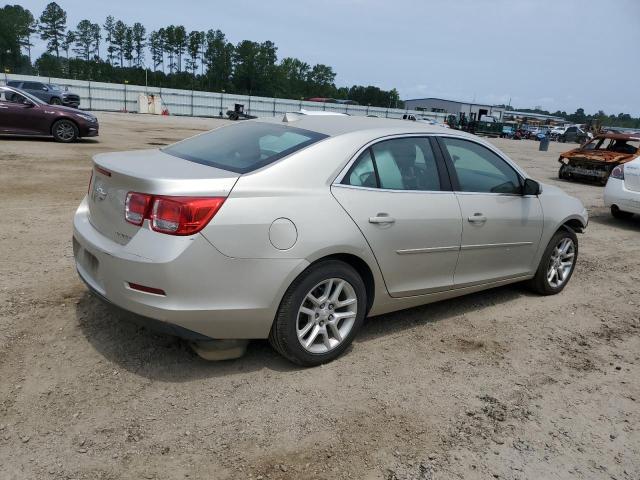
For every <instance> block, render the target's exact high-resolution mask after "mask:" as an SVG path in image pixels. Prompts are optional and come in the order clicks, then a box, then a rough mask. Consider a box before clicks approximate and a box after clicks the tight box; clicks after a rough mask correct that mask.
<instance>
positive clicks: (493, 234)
mask: <svg viewBox="0 0 640 480" xmlns="http://www.w3.org/2000/svg"><path fill="white" fill-rule="evenodd" d="M587 220H588V218H587V211H586V210H585V208H584V206H583V205H582V203H581V202H580V201H579V200H578V199H576V198H573V197H570V196H569V195H567V194H565V193H564V192H562V191H561V190H560V189H558V188H557V187H553V186H550V185H541V184H539V183H538V182H536V181H535V180H533V179H532V178H530V177H529V176H528V175H527V174H526V173H525V172H524V171H523V170H522V169H521V168H520V167H519V166H518V165H516V164H515V163H514V162H513V161H511V160H510V159H509V158H508V157H507V156H506V155H505V154H504V153H502V152H501V151H499V150H498V149H496V147H495V146H493V145H491V144H490V143H488V142H485V141H483V140H481V139H480V138H478V137H476V136H473V135H470V134H467V133H464V132H460V131H457V130H453V129H443V128H439V127H435V126H432V125H427V124H425V123H421V122H406V121H402V120H391V119H381V118H367V117H363V116H357V117H350V116H314V115H289V114H286V115H285V116H284V117H283V118H282V120H281V119H279V118H278V119H276V118H273V119H271V118H270V119H258V120H248V121H245V122H239V123H234V124H230V125H227V126H224V127H221V128H218V129H216V130H213V131H210V132H208V133H204V134H201V135H198V136H195V137H193V138H190V139H187V140H183V141H182V142H179V143H176V144H174V145H170V146H168V147H165V148H162V149H159V150H158V149H155V150H141V151H134V152H120V153H109V154H100V155H96V156H95V157H94V159H93V175H92V179H91V180H90V184H89V192H88V194H87V196H86V197H85V198H84V199H83V200H82V203H81V204H80V206H79V208H78V210H77V212H76V214H75V218H74V222H73V223H74V227H73V249H74V256H75V261H76V266H77V270H78V273H79V275H80V277H81V279H82V280H84V282H85V283H86V284H87V285H88V288H89V289H90V290H92V291H93V292H95V293H97V295H98V296H99V297H101V298H104V299H106V300H108V301H110V302H112V303H114V304H115V305H118V306H120V307H122V308H124V309H126V310H129V311H131V312H135V313H137V314H139V315H142V316H143V317H147V318H151V319H155V320H157V321H159V322H157V321H149V323H150V324H151V325H152V328H153V326H154V325H162V327H163V328H164V329H167V330H170V331H171V332H172V333H173V334H174V335H178V336H183V337H186V338H189V339H191V340H192V341H193V342H194V347H195V350H196V352H198V353H199V354H201V355H203V356H205V357H207V356H208V353H207V352H209V351H211V350H210V348H209V347H210V346H214V345H220V343H218V342H220V341H221V340H225V339H226V341H228V342H233V341H234V340H238V339H252V338H267V337H268V338H269V340H270V342H271V345H272V346H273V347H274V348H275V349H276V350H277V351H278V352H280V353H281V354H282V355H283V356H285V357H286V358H288V359H290V360H291V361H293V362H296V363H298V364H301V365H306V366H311V365H318V364H321V363H325V362H328V361H330V360H332V359H334V358H336V357H337V356H339V355H340V354H341V353H343V352H344V351H345V349H346V348H347V347H348V346H349V344H350V343H351V342H352V340H353V339H354V337H355V335H356V334H357V332H358V330H359V328H360V326H361V325H362V322H363V320H364V318H365V317H367V316H374V315H380V314H383V313H387V312H392V311H396V310H400V309H403V308H409V307H413V306H417V305H421V304H425V303H429V302H434V301H438V300H442V299H445V298H451V297H455V296H459V295H463V294H466V293H470V292H474V291H479V290H483V289H487V288H492V287H496V286H499V285H505V284H509V283H514V282H519V281H528V282H529V284H530V286H531V287H532V288H533V289H534V290H535V291H536V292H538V293H540V294H542V295H550V294H556V293H559V292H560V291H562V289H563V288H564V287H565V286H566V285H567V282H568V281H569V279H570V278H571V274H572V273H573V270H574V266H575V264H576V259H577V257H578V239H577V237H576V233H575V232H576V231H582V229H584V228H585V227H586V225H587ZM213 339H216V340H215V341H214V340H213ZM234 344H235V343H234Z"/></svg>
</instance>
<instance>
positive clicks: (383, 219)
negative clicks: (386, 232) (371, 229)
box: [369, 213, 396, 225]
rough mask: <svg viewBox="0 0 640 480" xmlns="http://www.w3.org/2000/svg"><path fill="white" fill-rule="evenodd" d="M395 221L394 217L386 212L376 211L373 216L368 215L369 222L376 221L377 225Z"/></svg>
mask: <svg viewBox="0 0 640 480" xmlns="http://www.w3.org/2000/svg"><path fill="white" fill-rule="evenodd" d="M395 221H396V219H395V218H393V217H390V216H389V215H388V214H387V213H378V214H377V215H376V216H375V217H369V223H376V224H378V225H384V224H387V223H394V222H395Z"/></svg>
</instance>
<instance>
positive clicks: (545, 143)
mask: <svg viewBox="0 0 640 480" xmlns="http://www.w3.org/2000/svg"><path fill="white" fill-rule="evenodd" d="M538 150H539V151H541V152H546V151H547V150H549V135H545V136H544V137H542V138H541V139H540V146H539V147H538Z"/></svg>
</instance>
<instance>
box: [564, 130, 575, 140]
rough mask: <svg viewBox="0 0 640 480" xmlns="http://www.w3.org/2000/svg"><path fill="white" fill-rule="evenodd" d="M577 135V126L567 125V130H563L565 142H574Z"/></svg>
mask: <svg viewBox="0 0 640 480" xmlns="http://www.w3.org/2000/svg"><path fill="white" fill-rule="evenodd" d="M577 135H578V128H577V127H569V128H567V131H566V132H564V139H565V142H575V141H576V138H577Z"/></svg>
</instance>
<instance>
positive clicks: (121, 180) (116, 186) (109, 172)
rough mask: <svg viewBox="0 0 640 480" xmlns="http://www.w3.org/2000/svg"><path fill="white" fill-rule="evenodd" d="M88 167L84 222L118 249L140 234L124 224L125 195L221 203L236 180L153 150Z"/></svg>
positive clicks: (101, 159) (108, 157)
mask: <svg viewBox="0 0 640 480" xmlns="http://www.w3.org/2000/svg"><path fill="white" fill-rule="evenodd" d="M93 163H94V168H93V177H92V179H91V184H90V185H89V194H88V201H89V219H90V221H91V224H92V225H93V226H94V228H95V229H96V230H98V231H99V232H100V233H101V234H102V235H104V236H106V237H107V238H109V239H111V240H113V241H115V242H117V243H119V244H121V245H125V244H126V243H128V242H129V240H131V237H133V236H134V235H135V234H136V232H137V231H138V230H139V229H140V228H145V227H144V225H143V226H142V227H138V226H136V225H132V224H131V223H129V222H127V221H126V220H125V218H124V204H125V199H126V196H127V193H129V192H140V193H148V194H152V195H174V196H203V197H227V196H228V195H229V193H230V192H231V189H232V188H233V186H234V185H235V183H236V181H237V180H238V177H239V176H240V175H239V174H238V173H234V172H230V171H227V170H221V169H218V168H214V167H209V166H206V165H201V164H198V163H194V162H190V161H188V160H183V159H181V158H178V157H174V156H173V155H169V154H167V153H164V152H162V151H160V150H157V149H156V150H138V151H132V152H118V153H105V154H100V155H96V156H95V157H94V158H93Z"/></svg>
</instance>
